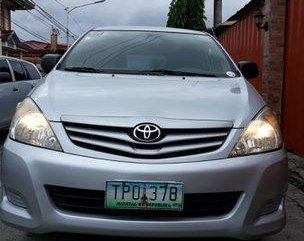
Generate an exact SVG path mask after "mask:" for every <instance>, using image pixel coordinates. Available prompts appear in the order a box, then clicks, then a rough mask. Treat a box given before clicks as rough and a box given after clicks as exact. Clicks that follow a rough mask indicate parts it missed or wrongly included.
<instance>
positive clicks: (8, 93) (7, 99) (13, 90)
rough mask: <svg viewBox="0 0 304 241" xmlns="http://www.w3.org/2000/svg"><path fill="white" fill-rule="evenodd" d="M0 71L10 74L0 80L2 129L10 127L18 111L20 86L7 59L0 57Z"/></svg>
mask: <svg viewBox="0 0 304 241" xmlns="http://www.w3.org/2000/svg"><path fill="white" fill-rule="evenodd" d="M0 73H8V74H9V76H10V78H8V79H7V80H5V81H1V82H0V129H2V128H7V127H9V125H10V122H11V120H12V118H13V115H14V113H15V111H16V106H17V103H18V88H17V85H16V82H14V78H13V74H12V72H11V69H10V67H9V64H8V62H7V60H6V59H0Z"/></svg>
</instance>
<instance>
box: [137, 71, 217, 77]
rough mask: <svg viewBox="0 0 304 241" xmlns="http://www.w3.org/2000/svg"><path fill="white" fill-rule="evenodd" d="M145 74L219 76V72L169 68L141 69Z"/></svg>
mask: <svg viewBox="0 0 304 241" xmlns="http://www.w3.org/2000/svg"><path fill="white" fill-rule="evenodd" d="M142 73H145V74H149V73H150V74H160V75H174V76H201V77H220V75H219V74H216V73H208V72H206V73H202V72H201V73H194V72H187V71H179V70H169V69H155V70H147V71H142Z"/></svg>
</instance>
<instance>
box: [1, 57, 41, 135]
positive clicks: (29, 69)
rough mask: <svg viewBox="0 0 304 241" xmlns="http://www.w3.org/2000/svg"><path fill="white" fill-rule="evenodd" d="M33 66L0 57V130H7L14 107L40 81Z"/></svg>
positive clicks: (28, 63)
mask: <svg viewBox="0 0 304 241" xmlns="http://www.w3.org/2000/svg"><path fill="white" fill-rule="evenodd" d="M41 78H42V77H41V74H40V73H39V71H38V69H37V68H36V66H35V65H33V64H32V63H30V62H27V61H23V60H20V59H15V58H10V57H4V56H0V130H1V129H8V128H9V126H10V123H11V120H12V118H13V116H14V113H15V111H16V106H17V104H18V103H19V102H21V101H23V100H24V99H25V97H26V96H27V95H28V94H29V92H30V91H31V90H32V89H33V88H34V87H35V86H36V85H37V83H38V82H39V81H40V80H41Z"/></svg>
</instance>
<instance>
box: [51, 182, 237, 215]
mask: <svg viewBox="0 0 304 241" xmlns="http://www.w3.org/2000/svg"><path fill="white" fill-rule="evenodd" d="M46 189H47V191H48V193H49V196H50V198H51V200H52V202H53V203H54V205H55V206H56V207H57V208H58V209H60V210H63V211H69V212H74V213H82V214H95V215H103V216H110V217H118V218H119V217H120V218H140V219H149V218H151V217H155V218H161V219H165V218H179V217H185V218H191V217H192V218H193V217H197V218H198V217H214V216H222V215H225V214H228V213H230V212H231V211H232V209H233V208H234V207H235V205H236V203H237V201H238V200H239V198H240V196H241V194H242V193H241V192H229V193H205V194H185V196H184V210H183V211H182V212H174V211H142V210H116V211H114V210H107V209H105V208H104V202H105V192H104V191H94V190H83V189H74V188H65V187H58V186H46Z"/></svg>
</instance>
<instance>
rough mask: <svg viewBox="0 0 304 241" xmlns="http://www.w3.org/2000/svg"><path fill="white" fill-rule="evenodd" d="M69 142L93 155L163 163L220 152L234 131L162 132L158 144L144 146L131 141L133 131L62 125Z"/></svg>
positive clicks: (163, 130) (192, 130)
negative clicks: (170, 159) (109, 155)
mask: <svg viewBox="0 0 304 241" xmlns="http://www.w3.org/2000/svg"><path fill="white" fill-rule="evenodd" d="M63 125H64V128H65V130H66V132H67V134H68V136H69V138H70V140H71V141H72V142H73V143H74V144H75V145H77V146H80V147H82V148H86V149H90V150H93V151H99V152H104V153H108V154H114V155H120V156H125V157H130V158H146V159H161V158H172V157H178V156H189V155H195V154H201V153H207V152H212V151H215V150H217V149H219V148H220V147H221V146H222V145H223V143H224V142H225V140H226V138H227V137H228V135H229V133H230V130H231V128H230V127H227V128H206V129H190V128H189V129H162V133H163V136H162V138H161V139H160V140H159V141H157V142H155V143H142V142H139V141H137V140H135V139H133V138H132V136H131V135H132V131H133V128H131V127H130V128H125V127H108V126H93V125H85V124H75V123H68V122H64V123H63Z"/></svg>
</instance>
